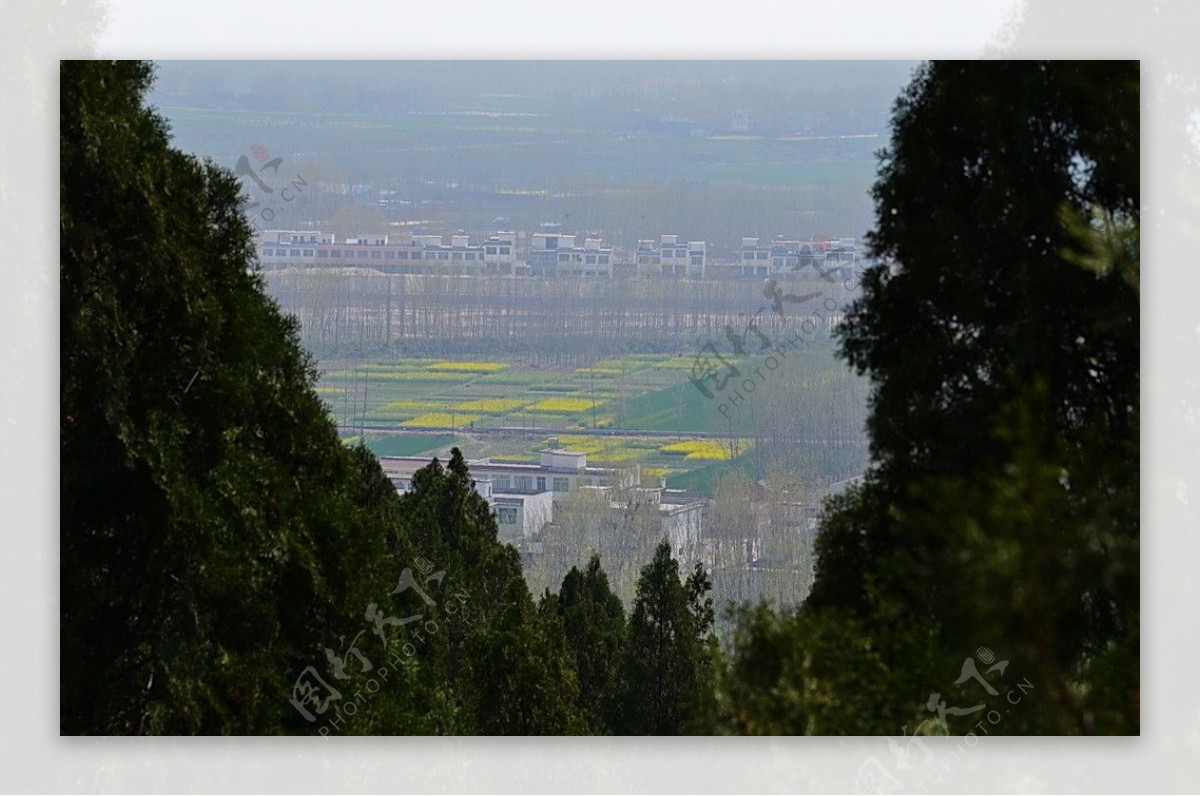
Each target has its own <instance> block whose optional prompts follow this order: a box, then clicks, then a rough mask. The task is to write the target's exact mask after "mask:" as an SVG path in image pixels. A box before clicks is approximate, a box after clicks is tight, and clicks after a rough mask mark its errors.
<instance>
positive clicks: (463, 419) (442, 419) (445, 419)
mask: <svg viewBox="0 0 1200 796" xmlns="http://www.w3.org/2000/svg"><path fill="white" fill-rule="evenodd" d="M478 419H479V415H464V414H461V413H458V412H455V413H454V414H453V415H452V414H451V413H450V412H430V413H428V414H424V415H419V416H417V417H414V418H413V419H412V420H408V421H406V422H404V423H401V424H400V425H402V426H422V427H426V426H465V425H466V424H467V423H473V422H475V421H476V420H478Z"/></svg>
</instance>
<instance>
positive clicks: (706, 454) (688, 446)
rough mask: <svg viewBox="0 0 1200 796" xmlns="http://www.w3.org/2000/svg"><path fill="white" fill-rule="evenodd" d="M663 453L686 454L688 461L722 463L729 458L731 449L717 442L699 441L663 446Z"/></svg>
mask: <svg viewBox="0 0 1200 796" xmlns="http://www.w3.org/2000/svg"><path fill="white" fill-rule="evenodd" d="M659 450H661V451H662V452H663V453H685V454H687V458H688V459H710V460H714V461H721V460H724V459H728V458H729V449H728V448H727V447H726V446H725V445H724V444H723V443H721V442H717V441H716V440H705V439H697V440H690V441H688V442H675V443H672V444H670V445H663V446H662V447H661V448H660V449H659Z"/></svg>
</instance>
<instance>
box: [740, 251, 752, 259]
mask: <svg viewBox="0 0 1200 796" xmlns="http://www.w3.org/2000/svg"><path fill="white" fill-rule="evenodd" d="M742 259H743V260H753V259H754V252H742Z"/></svg>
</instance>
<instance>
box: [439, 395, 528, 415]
mask: <svg viewBox="0 0 1200 796" xmlns="http://www.w3.org/2000/svg"><path fill="white" fill-rule="evenodd" d="M524 405H525V401H523V400H521V399H520V398H477V399H476V400H474V401H463V402H462V403H460V404H458V405H457V406H455V407H454V408H455V409H457V410H459V411H460V412H461V411H464V410H465V411H468V412H484V413H488V414H495V413H497V412H511V411H512V410H514V409H520V408H521V407H522V406H524Z"/></svg>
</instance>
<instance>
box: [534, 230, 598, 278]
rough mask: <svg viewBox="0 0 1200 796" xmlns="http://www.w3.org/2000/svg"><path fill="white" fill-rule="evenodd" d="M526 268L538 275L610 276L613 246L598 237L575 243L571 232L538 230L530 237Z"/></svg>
mask: <svg viewBox="0 0 1200 796" xmlns="http://www.w3.org/2000/svg"><path fill="white" fill-rule="evenodd" d="M529 272H530V275H531V276H541V277H559V276H581V277H598V276H599V277H611V276H612V275H613V250H612V247H611V246H604V245H603V244H602V242H601V241H600V239H599V238H587V239H586V240H585V241H584V244H583V245H582V246H578V245H576V243H575V236H574V235H567V234H563V233H559V232H538V233H535V234H534V235H533V236H532V238H531V239H530V244H529Z"/></svg>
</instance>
